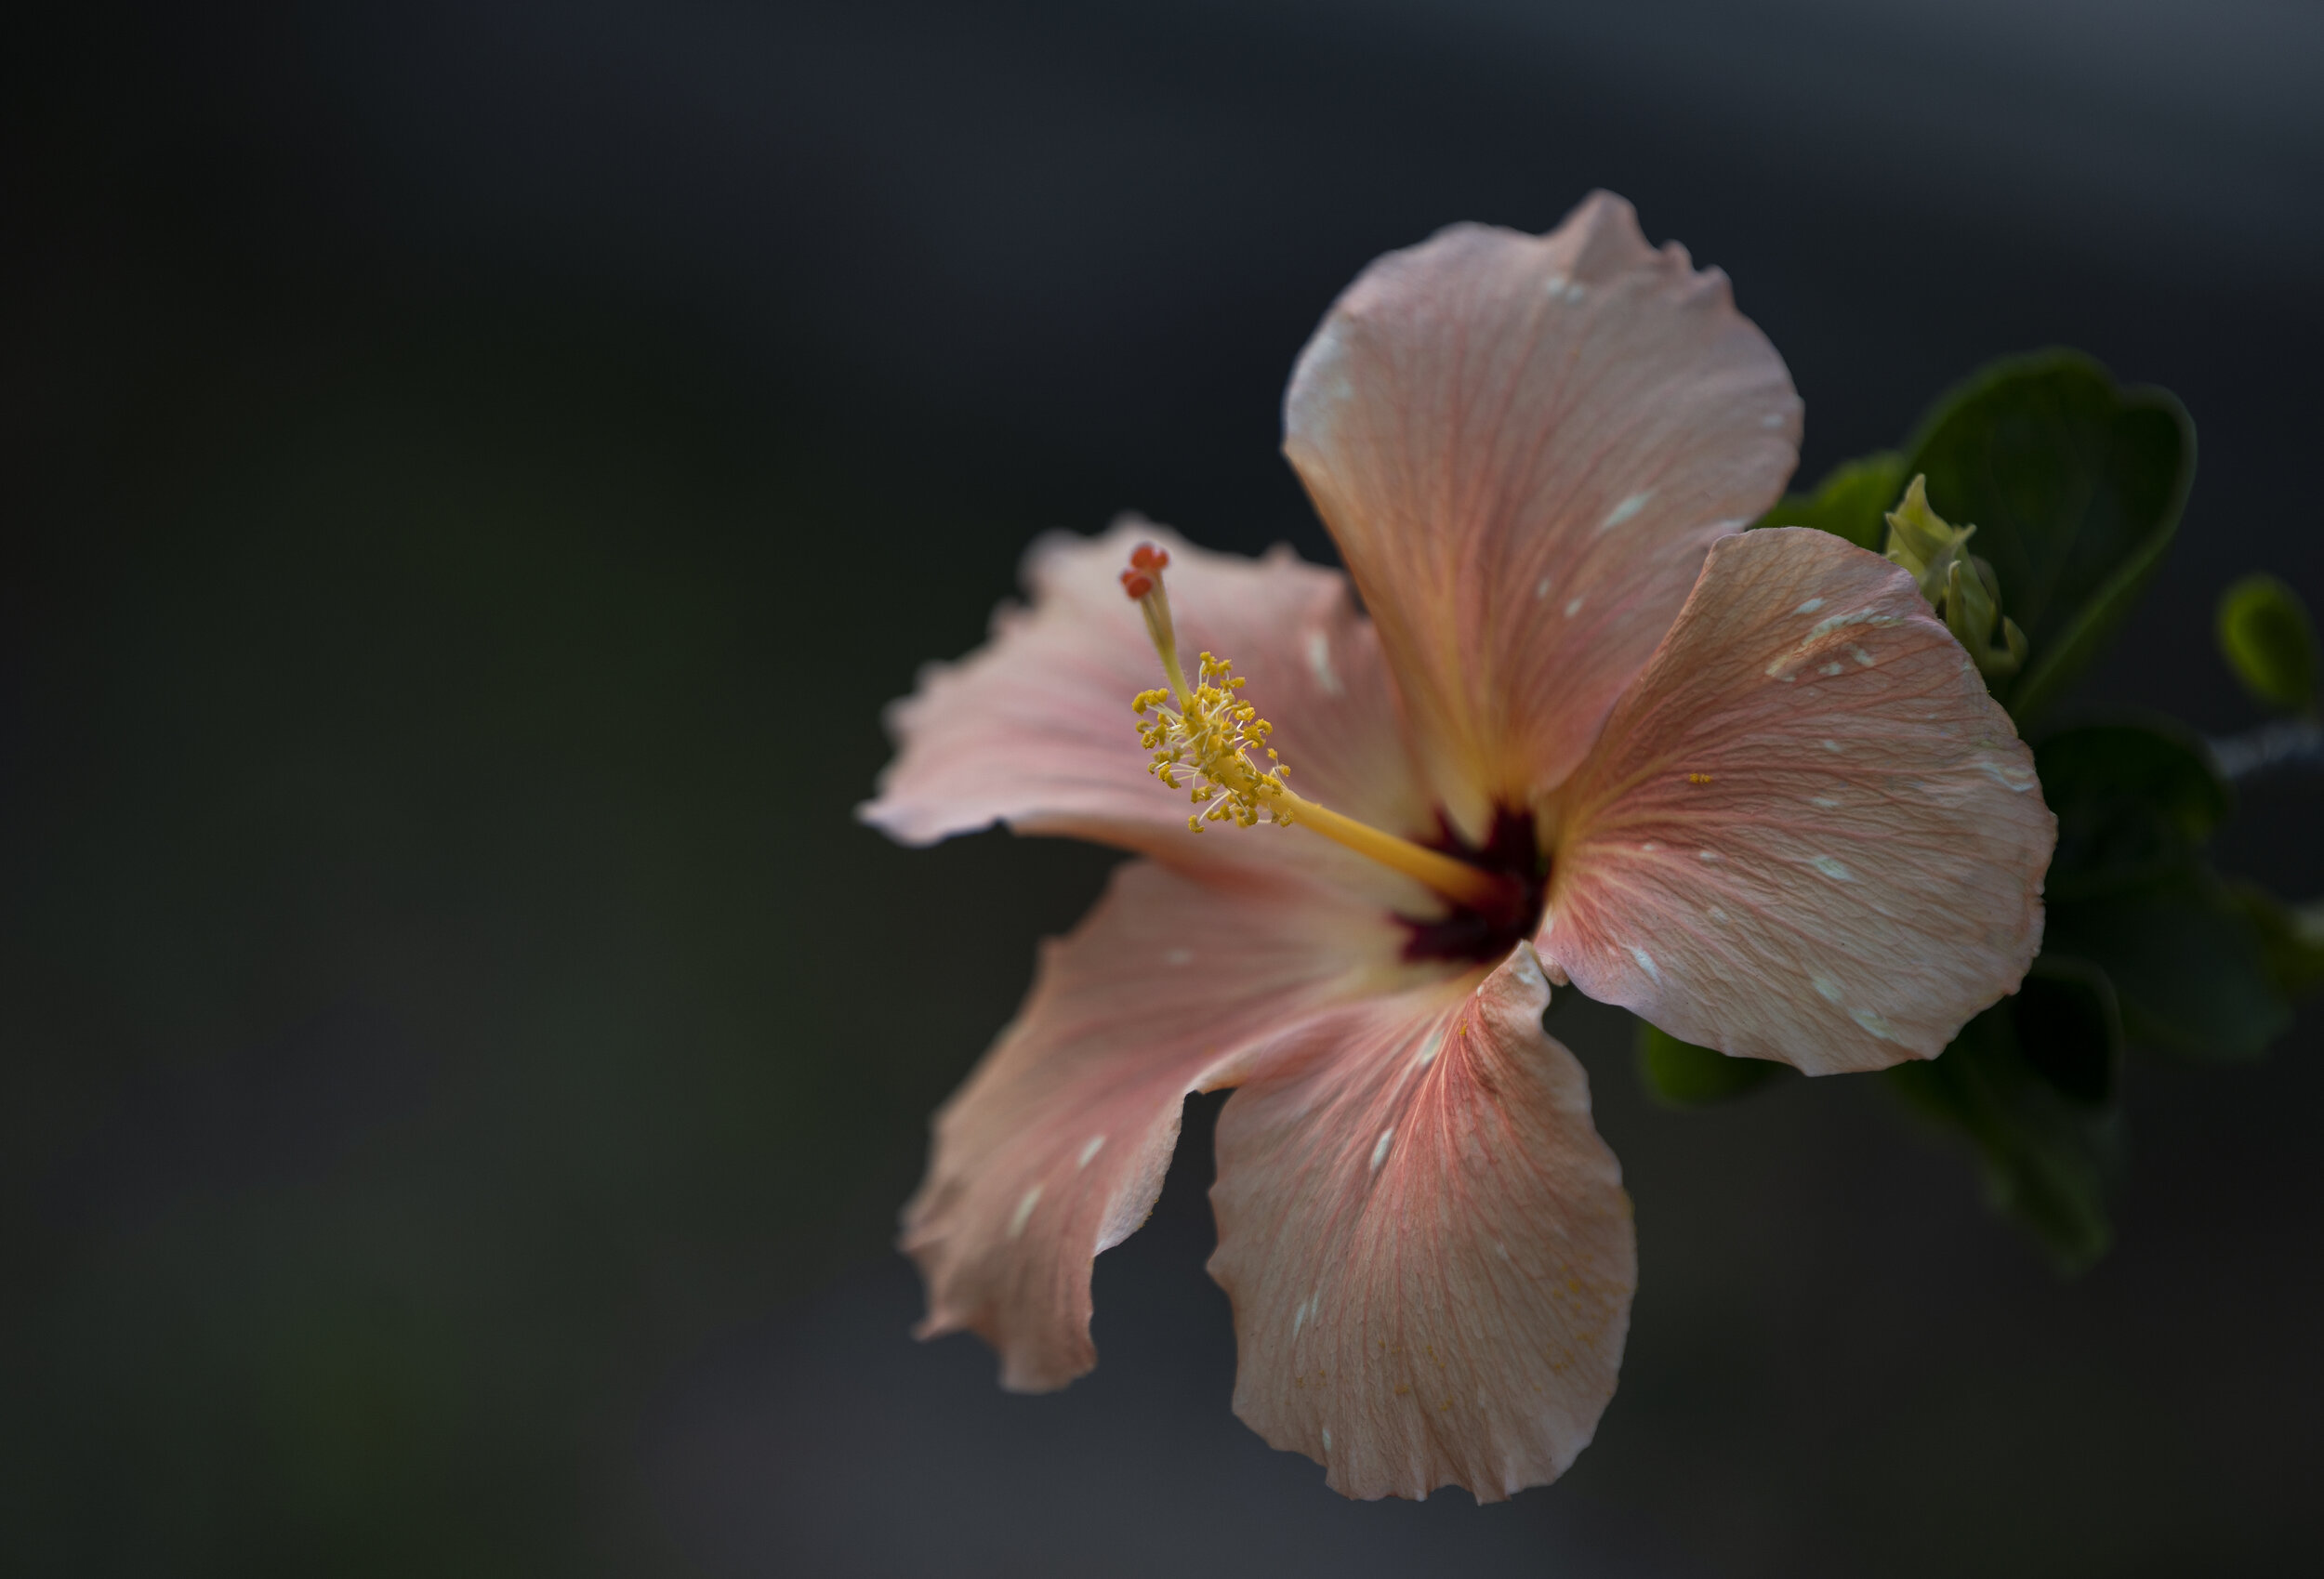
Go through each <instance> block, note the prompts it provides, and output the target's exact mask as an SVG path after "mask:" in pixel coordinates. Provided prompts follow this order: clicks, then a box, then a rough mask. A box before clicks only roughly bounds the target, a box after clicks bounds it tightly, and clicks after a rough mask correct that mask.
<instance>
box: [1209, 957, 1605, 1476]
mask: <svg viewBox="0 0 2324 1579" xmlns="http://www.w3.org/2000/svg"><path fill="white" fill-rule="evenodd" d="M1548 1002H1549V985H1548V983H1547V982H1546V981H1545V980H1543V979H1542V974H1541V970H1540V967H1539V965H1538V961H1537V960H1536V958H1535V956H1534V953H1533V950H1532V948H1531V947H1530V946H1528V945H1525V944H1520V945H1518V947H1517V948H1516V949H1515V950H1514V951H1512V954H1511V955H1510V958H1509V960H1508V961H1507V962H1506V963H1505V964H1504V965H1502V966H1501V967H1500V968H1499V969H1498V970H1496V971H1495V972H1494V973H1493V974H1492V975H1491V976H1490V977H1488V978H1486V980H1485V981H1484V982H1483V983H1482V984H1481V985H1480V986H1478V987H1477V989H1476V990H1475V992H1474V993H1473V994H1472V993H1468V992H1456V993H1454V994H1452V995H1451V996H1450V997H1448V996H1447V994H1446V992H1445V990H1444V989H1443V988H1442V987H1441V986H1440V987H1436V988H1433V989H1421V990H1418V991H1415V992H1412V993H1405V994H1402V995H1400V996H1397V997H1394V998H1388V999H1377V1000H1374V1001H1372V1002H1370V1003H1367V1004H1364V1005H1361V1006H1357V1007H1351V1008H1349V1009H1347V1010H1344V1011H1341V1012H1340V1013H1337V1014H1335V1015H1331V1016H1327V1017H1326V1018H1325V1019H1323V1020H1319V1021H1318V1022H1317V1023H1315V1024H1314V1025H1312V1026H1310V1027H1309V1028H1307V1030H1305V1031H1304V1032H1302V1033H1301V1038H1300V1044H1299V1046H1297V1047H1295V1048H1287V1049H1279V1050H1277V1051H1276V1052H1274V1053H1272V1054H1270V1055H1269V1056H1268V1058H1267V1059H1266V1060H1265V1061H1264V1062H1263V1063H1262V1064H1261V1066H1260V1067H1258V1068H1257V1069H1256V1070H1255V1071H1254V1072H1252V1074H1251V1075H1250V1077H1249V1081H1248V1084H1247V1085H1246V1086H1244V1088H1243V1089H1242V1090H1240V1091H1238V1092H1236V1093H1235V1096H1234V1097H1233V1098H1232V1099H1229V1100H1228V1102H1227V1104H1226V1107H1225V1109H1224V1110H1223V1111H1222V1112H1221V1114H1220V1117H1219V1134H1218V1151H1219V1181H1218V1183H1217V1185H1216V1186H1214V1187H1213V1188H1212V1190H1211V1191H1210V1199H1211V1202H1212V1204H1213V1205H1214V1206H1215V1208H1216V1209H1217V1212H1218V1218H1219V1249H1218V1253H1217V1254H1216V1255H1214V1256H1213V1257H1211V1259H1210V1270H1211V1274H1212V1275H1213V1276H1214V1277H1216V1278H1217V1279H1218V1281H1219V1282H1220V1283H1221V1285H1222V1286H1224V1288H1225V1289H1226V1291H1227V1294H1228V1296H1230V1297H1231V1298H1232V1299H1233V1300H1234V1302H1235V1337H1236V1341H1237V1343H1238V1344H1239V1346H1240V1349H1241V1362H1240V1367H1239V1370H1238V1373H1237V1375H1236V1376H1235V1413H1236V1414H1237V1415H1240V1416H1242V1418H1243V1419H1244V1420H1245V1421H1246V1422H1247V1423H1248V1425H1250V1427H1251V1428H1253V1429H1255V1430H1257V1431H1258V1432H1259V1433H1260V1435H1261V1436H1263V1437H1265V1438H1266V1439H1267V1441H1269V1442H1270V1443H1272V1444H1273V1445H1274V1446H1276V1447H1279V1448H1289V1449H1296V1450H1297V1451H1299V1452H1301V1453H1304V1454H1308V1455H1309V1456H1311V1457H1313V1458H1316V1459H1320V1460H1322V1461H1323V1463H1324V1465H1325V1466H1326V1467H1327V1470H1328V1472H1329V1473H1328V1475H1327V1480H1328V1482H1329V1483H1330V1485H1331V1486H1332V1487H1333V1488H1334V1489H1335V1490H1337V1491H1340V1492H1341V1493H1345V1494H1347V1495H1349V1496H1359V1497H1378V1496H1384V1495H1398V1496H1409V1497H1420V1496H1425V1495H1427V1494H1428V1493H1429V1492H1431V1491H1433V1489H1435V1488H1436V1487H1438V1486H1441V1485H1446V1484H1458V1485H1462V1486H1466V1487H1467V1488H1468V1489H1469V1490H1470V1491H1471V1492H1472V1493H1474V1494H1475V1495H1476V1497H1477V1499H1478V1500H1479V1501H1481V1502H1483V1501H1494V1500H1498V1499H1499V1498H1500V1497H1503V1496H1507V1495H1510V1494H1511V1493H1515V1492H1517V1491H1519V1490H1521V1489H1523V1488H1524V1487H1526V1486H1534V1485H1540V1484H1542V1483H1544V1482H1546V1481H1549V1480H1554V1479H1556V1478H1557V1476H1558V1475H1560V1474H1562V1473H1563V1472H1564V1471H1565V1467H1566V1466H1568V1465H1569V1464H1571V1463H1572V1462H1573V1461H1574V1456H1575V1454H1578V1453H1579V1452H1580V1451H1581V1450H1582V1448H1583V1447H1585V1446H1587V1445H1588V1443H1589V1441H1590V1437H1591V1432H1592V1431H1593V1430H1594V1429H1595V1428H1596V1426H1597V1420H1598V1416H1599V1415H1600V1414H1601V1413H1602V1412H1603V1411H1604V1408H1605V1405H1606V1401H1608V1400H1609V1399H1610V1398H1612V1397H1613V1395H1614V1381H1615V1373H1616V1372H1617V1370H1618V1368H1619V1366H1620V1364H1621V1358H1622V1341H1623V1337H1624V1336H1625V1334H1626V1333H1627V1332H1628V1329H1629V1322H1630V1300H1631V1290H1632V1288H1633V1287H1634V1286H1635V1285H1636V1283H1637V1247H1636V1242H1635V1237H1634V1235H1633V1233H1632V1230H1631V1208H1630V1198H1629V1197H1628V1196H1627V1195H1625V1194H1624V1193H1623V1192H1622V1188H1621V1170H1620V1168H1619V1167H1618V1165H1617V1164H1616V1163H1615V1160H1614V1156H1613V1153H1612V1152H1610V1151H1607V1150H1606V1147H1605V1143H1604V1141H1602V1140H1600V1139H1599V1138H1598V1135H1597V1132H1596V1130H1595V1129H1593V1128H1592V1127H1591V1122H1590V1092H1589V1084H1588V1080H1587V1078H1586V1077H1585V1076H1584V1075H1583V1073H1582V1071H1581V1067H1580V1065H1578V1063H1576V1062H1575V1061H1574V1058H1573V1055H1572V1054H1570V1053H1568V1052H1567V1051H1566V1050H1565V1048H1564V1047H1562V1046H1559V1045H1558V1044H1557V1043H1556V1042H1554V1041H1552V1040H1551V1039H1550V1037H1549V1036H1547V1035H1546V1034H1544V1033H1543V1032H1542V1030H1541V1010H1542V1008H1543V1007H1545V1006H1546V1005H1547V1004H1548Z"/></svg>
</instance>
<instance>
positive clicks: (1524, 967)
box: [1509, 948, 1550, 987]
mask: <svg viewBox="0 0 2324 1579" xmlns="http://www.w3.org/2000/svg"><path fill="white" fill-rule="evenodd" d="M1509 968H1510V970H1511V971H1512V973H1514V974H1515V976H1516V977H1517V979H1518V980H1521V981H1523V982H1524V983H1525V985H1526V986H1528V987H1546V986H1548V985H1549V984H1550V983H1549V980H1548V979H1547V978H1546V977H1544V976H1543V975H1542V974H1541V956H1540V955H1539V954H1536V953H1534V952H1533V950H1532V949H1531V948H1527V949H1526V950H1525V952H1524V953H1523V954H1518V955H1517V957H1516V959H1515V960H1514V961H1513V962H1512V964H1511V965H1510V967H1509Z"/></svg>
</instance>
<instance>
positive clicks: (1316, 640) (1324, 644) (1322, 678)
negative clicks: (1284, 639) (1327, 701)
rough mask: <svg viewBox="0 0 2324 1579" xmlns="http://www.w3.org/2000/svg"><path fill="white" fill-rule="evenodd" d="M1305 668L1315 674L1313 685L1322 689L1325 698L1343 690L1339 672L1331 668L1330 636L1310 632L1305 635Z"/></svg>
mask: <svg viewBox="0 0 2324 1579" xmlns="http://www.w3.org/2000/svg"><path fill="white" fill-rule="evenodd" d="M1307 666H1308V667H1309V668H1310V669H1313V670H1314V672H1315V683H1316V684H1317V685H1320V686H1322V687H1323V688H1324V694H1325V695H1326V696H1337V695H1339V694H1340V691H1342V690H1343V689H1345V688H1344V687H1342V686H1341V685H1340V671H1339V670H1337V669H1335V668H1333V667H1332V666H1331V634H1330V633H1329V632H1328V631H1321V630H1311V631H1309V632H1308V633H1307Z"/></svg>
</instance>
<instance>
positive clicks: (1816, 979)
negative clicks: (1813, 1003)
mask: <svg viewBox="0 0 2324 1579" xmlns="http://www.w3.org/2000/svg"><path fill="white" fill-rule="evenodd" d="M1808 981H1809V983H1810V984H1811V985H1813V986H1814V987H1815V989H1816V992H1818V993H1821V994H1823V999H1824V1001H1825V1002H1826V1003H1828V1004H1836V1003H1838V1002H1839V1001H1840V983H1839V982H1837V981H1835V980H1832V979H1831V978H1830V977H1829V976H1825V975H1821V974H1817V975H1814V976H1810V977H1809V978H1808Z"/></svg>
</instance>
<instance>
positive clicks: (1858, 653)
mask: <svg viewBox="0 0 2324 1579" xmlns="http://www.w3.org/2000/svg"><path fill="white" fill-rule="evenodd" d="M1848 651H1850V652H1852V653H1854V654H1855V661H1856V662H1857V663H1859V664H1863V665H1864V666H1865V667H1866V668H1870V667H1871V666H1872V654H1870V653H1869V652H1867V651H1865V650H1864V649H1863V648H1861V647H1851V648H1849V649H1848Z"/></svg>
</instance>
